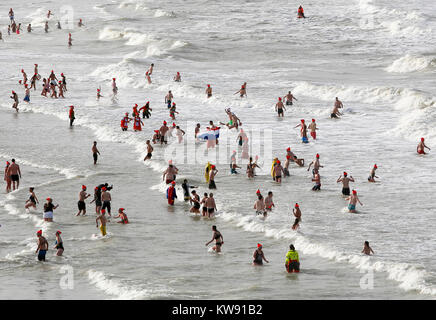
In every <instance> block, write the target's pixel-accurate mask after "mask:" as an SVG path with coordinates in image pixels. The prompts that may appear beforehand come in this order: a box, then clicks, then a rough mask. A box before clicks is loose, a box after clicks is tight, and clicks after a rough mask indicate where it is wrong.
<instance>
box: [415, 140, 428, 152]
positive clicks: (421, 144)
mask: <svg viewBox="0 0 436 320" xmlns="http://www.w3.org/2000/svg"><path fill="white" fill-rule="evenodd" d="M424 140H425V139H424V138H421V141H420V142H419V143H418V146H417V147H416V152H418V154H426V153H425V151H424V150H425V148H427V149H428V150H431V149H430V148H429V147H427V146H426V145H425V143H424Z"/></svg>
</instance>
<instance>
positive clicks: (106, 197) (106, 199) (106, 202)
mask: <svg viewBox="0 0 436 320" xmlns="http://www.w3.org/2000/svg"><path fill="white" fill-rule="evenodd" d="M101 191H102V193H101V201H103V206H102V207H101V210H102V211H103V210H106V209H107V213H108V215H109V216H111V201H112V197H111V194H110V193H109V191H108V190H107V188H106V187H102V188H101Z"/></svg>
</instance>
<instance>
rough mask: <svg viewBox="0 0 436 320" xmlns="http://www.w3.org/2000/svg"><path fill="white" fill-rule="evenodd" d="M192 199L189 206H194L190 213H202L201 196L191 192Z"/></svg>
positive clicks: (193, 191)
mask: <svg viewBox="0 0 436 320" xmlns="http://www.w3.org/2000/svg"><path fill="white" fill-rule="evenodd" d="M191 194H192V197H190V198H189V204H191V205H192V208H191V210H189V212H192V213H195V214H197V213H200V196H199V195H198V194H197V192H196V191H195V190H192V191H191Z"/></svg>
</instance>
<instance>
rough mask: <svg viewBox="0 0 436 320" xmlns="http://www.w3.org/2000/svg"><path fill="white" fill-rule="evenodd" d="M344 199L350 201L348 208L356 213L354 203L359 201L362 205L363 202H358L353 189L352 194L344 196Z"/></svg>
mask: <svg viewBox="0 0 436 320" xmlns="http://www.w3.org/2000/svg"><path fill="white" fill-rule="evenodd" d="M345 200H350V202H349V203H348V210H349V211H350V212H351V213H356V212H357V211H356V204H357V202H359V203H360V205H361V206H363V203H362V202H360V200H359V197H358V196H357V191H356V190H353V194H352V195H351V196H349V197H348V198H346V199H345Z"/></svg>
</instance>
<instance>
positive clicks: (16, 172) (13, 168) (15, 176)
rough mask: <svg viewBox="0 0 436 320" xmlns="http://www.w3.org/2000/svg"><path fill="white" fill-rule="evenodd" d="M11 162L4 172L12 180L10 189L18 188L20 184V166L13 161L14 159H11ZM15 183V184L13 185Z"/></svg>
mask: <svg viewBox="0 0 436 320" xmlns="http://www.w3.org/2000/svg"><path fill="white" fill-rule="evenodd" d="M11 161H12V164H10V165H9V166H8V170H7V172H6V175H7V176H8V177H10V178H11V181H12V190H15V189H18V187H19V186H20V179H21V170H20V166H19V165H18V164H16V163H15V159H12V160H11ZM15 183H16V184H17V186H16V187H15Z"/></svg>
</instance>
